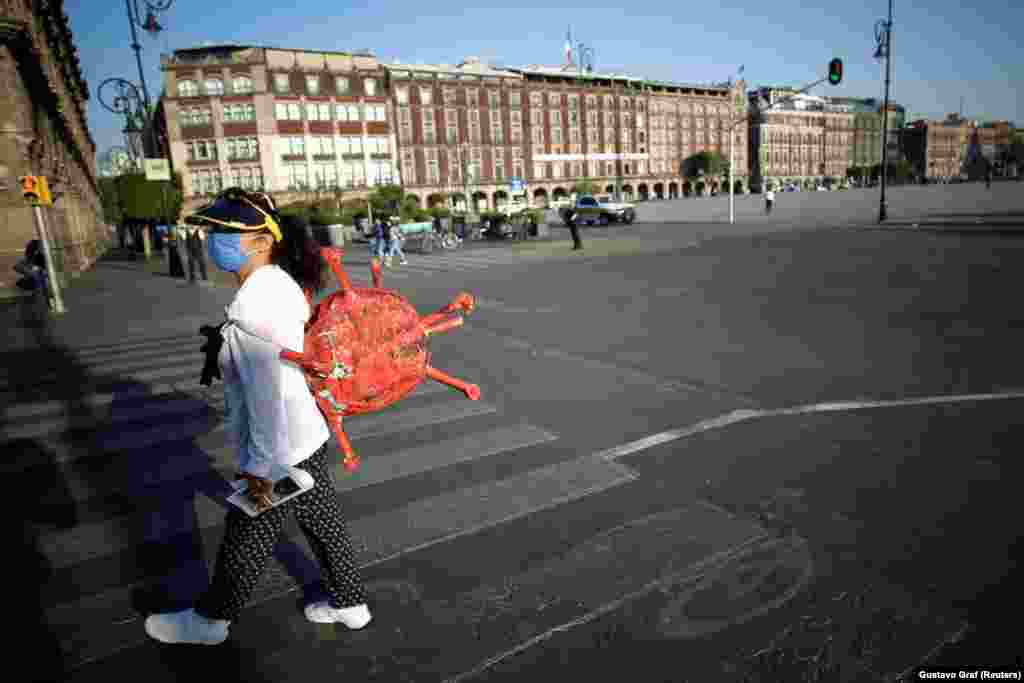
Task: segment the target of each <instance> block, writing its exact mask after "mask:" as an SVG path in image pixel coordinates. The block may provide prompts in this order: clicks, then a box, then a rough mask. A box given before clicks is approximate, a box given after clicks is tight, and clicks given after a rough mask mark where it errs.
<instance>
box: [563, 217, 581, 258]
mask: <svg viewBox="0 0 1024 683" xmlns="http://www.w3.org/2000/svg"><path fill="white" fill-rule="evenodd" d="M565 215H566V219H565V222H566V225H568V226H569V234H571V235H572V248H573V251H575V250H577V249H582V248H583V241H582V240H580V229H579V227H578V226H577V225H576V218H577V214H576V211H575V210H573V209H569V210H568V211H567V212H566V214H565Z"/></svg>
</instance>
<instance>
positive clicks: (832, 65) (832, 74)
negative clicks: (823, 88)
mask: <svg viewBox="0 0 1024 683" xmlns="http://www.w3.org/2000/svg"><path fill="white" fill-rule="evenodd" d="M842 80H843V60H841V59H838V58H836V59H833V60H832V61H831V62H829V63H828V82H829V83H831V84H832V85H839V84H840V83H841V82H842Z"/></svg>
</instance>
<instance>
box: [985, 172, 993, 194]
mask: <svg viewBox="0 0 1024 683" xmlns="http://www.w3.org/2000/svg"><path fill="white" fill-rule="evenodd" d="M985 189H986V190H991V189H992V169H988V170H987V171H985Z"/></svg>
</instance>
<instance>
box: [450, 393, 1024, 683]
mask: <svg viewBox="0 0 1024 683" xmlns="http://www.w3.org/2000/svg"><path fill="white" fill-rule="evenodd" d="M1022 398H1024V391H1006V392H999V393H988V394H956V395H946V396H922V397H914V398H904V399H894V400H877V401H872V400H859V401H836V402H823V403H811V404H806V405H802V406H794V407H790V408H779V409H775V410H747V409H741V410H734V411H731V412H729V413H724V414H722V415H719V416H717V417H713V418H710V419H707V420H702V421H700V422H697V423H696V424H693V425H690V426H688V427H683V428H679V429H670V430H667V431H664V432H659V433H657V434H652V435H650V436H647V437H644V438H642V439H637V440H636V441H631V442H629V443H625V444H622V445H620V446H616V447H614V448H609V449H607V450H604V451H601V452H599V453H596V454H595V455H594V456H592V457H595V458H599V459H604V460H608V461H615V460H617V459H619V458H622V457H624V456H627V455H631V454H634V453H639V452H642V451H645V450H649V449H651V448H653V447H655V446H659V445H661V444H665V443H670V442H672V441H678V440H680V439H685V438H687V437H690V436H693V435H695V434H701V433H703V432H707V431H711V430H715V429H723V428H725V427H729V426H732V425H735V424H739V423H741V422H747V421H750V420H754V419H758V418H770V417H782V416H791V415H808V414H815V413H827V412H847V411H855V410H866V409H872V408H901V407H907V406H922V405H945V404H952V403H965V402H977V401H994V400H1013V399H1022ZM761 540H763V538H761V537H759V538H756V539H752V540H750V541H747V542H745V543H742V544H740V545H738V546H735V547H734V548H730V549H728V550H726V551H723V552H722V553H719V554H716V555H712V556H710V557H708V558H705V559H704V560H702V561H701V562H700V563H698V565H699V566H709V565H713V564H721V563H722V562H724V561H726V560H729V559H732V558H735V557H739V556H740V555H741V554H743V553H744V552H745V551H746V550H747V549H748V547H749V546H751V545H752V544H755V543H757V542H760V541H761ZM667 585H668V584H667V583H666V580H665V579H664V578H659V579H657V580H655V581H652V582H651V583H649V584H647V585H646V586H644V587H643V588H642V589H640V590H638V591H634V592H632V593H629V594H627V595H625V596H623V597H621V598H618V599H616V600H613V601H611V602H608V603H606V604H604V605H601V606H600V607H598V608H597V609H595V610H592V611H590V612H588V613H587V614H584V615H582V616H580V617H577V618H576V619H573V620H571V621H568V622H565V623H563V624H560V625H558V626H555V627H553V628H550V629H548V630H547V631H545V632H543V633H540V634H538V635H536V636H533V637H532V638H529V639H528V640H525V641H524V642H522V643H520V644H518V645H516V646H515V647H512V648H510V649H508V650H505V651H504V652H501V653H499V654H497V655H494V656H493V657H490V658H488V659H487V660H485V661H483V662H481V663H480V664H478V665H477V666H475V667H474V668H472V669H470V670H468V671H466V672H463V673H461V674H459V675H457V676H454V677H451V678H448V679H446V680H445V681H444V683H460V682H461V681H466V680H470V679H472V678H474V677H476V676H479V675H480V674H482V673H484V672H485V671H487V670H488V669H490V668H492V667H493V666H495V665H496V664H499V663H501V662H503V661H505V660H507V659H509V658H510V657H514V656H516V655H518V654H521V653H523V652H525V651H526V650H529V649H530V648H533V647H536V646H537V645H540V644H543V643H545V642H547V641H548V640H550V639H551V638H553V637H554V636H556V635H558V634H559V633H564V632H566V631H569V630H572V629H573V628H576V627H577V626H582V625H584V624H588V623H590V622H592V621H595V620H596V619H598V618H600V617H602V616H604V615H605V614H609V613H611V612H614V611H616V610H617V609H619V608H620V607H622V606H623V605H625V604H627V603H629V602H632V601H634V600H636V599H638V598H641V597H643V596H645V595H647V594H649V593H651V592H652V591H654V590H659V589H664V588H666V587H667Z"/></svg>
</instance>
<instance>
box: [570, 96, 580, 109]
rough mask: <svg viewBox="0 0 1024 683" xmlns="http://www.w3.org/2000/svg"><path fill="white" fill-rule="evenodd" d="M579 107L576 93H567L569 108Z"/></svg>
mask: <svg viewBox="0 0 1024 683" xmlns="http://www.w3.org/2000/svg"><path fill="white" fill-rule="evenodd" d="M578 108H579V98H578V97H577V96H576V95H569V109H578Z"/></svg>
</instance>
